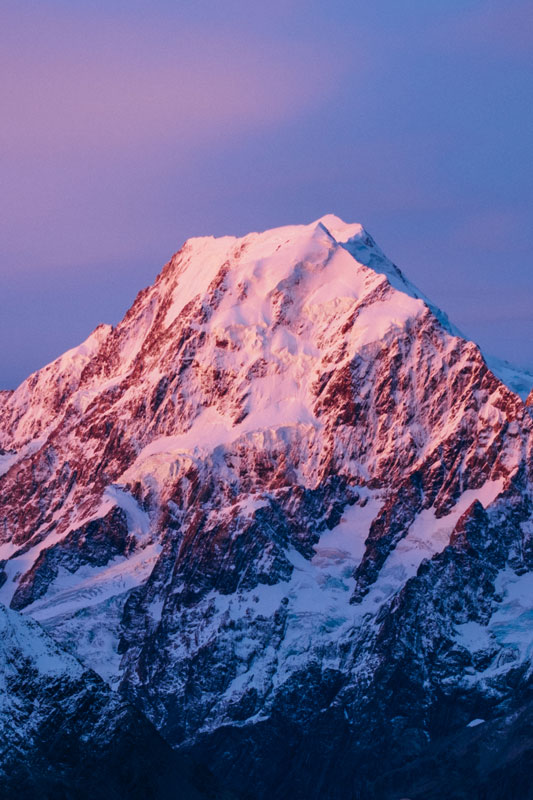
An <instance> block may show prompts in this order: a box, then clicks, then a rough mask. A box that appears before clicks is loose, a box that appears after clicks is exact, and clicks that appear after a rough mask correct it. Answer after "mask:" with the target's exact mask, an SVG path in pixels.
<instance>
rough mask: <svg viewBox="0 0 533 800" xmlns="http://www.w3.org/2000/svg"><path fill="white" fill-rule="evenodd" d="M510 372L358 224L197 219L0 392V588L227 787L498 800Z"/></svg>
mask: <svg viewBox="0 0 533 800" xmlns="http://www.w3.org/2000/svg"><path fill="white" fill-rule="evenodd" d="M488 364H490V366H491V367H492V369H491V368H489V366H488ZM494 370H496V372H497V373H498V375H500V377H505V378H506V379H508V380H509V382H510V383H511V384H512V386H514V388H519V389H520V392H521V394H522V396H520V395H519V394H516V393H515V391H513V390H512V388H509V387H508V386H507V385H506V384H505V383H504V382H502V380H500V377H498V376H497V375H496V374H495V371H494ZM530 378H531V376H529V378H528V376H527V374H519V373H518V372H517V371H514V372H513V371H512V369H511V368H510V367H509V365H505V364H504V365H503V366H502V364H501V363H496V362H491V361H490V360H489V362H487V360H486V359H485V358H484V356H483V355H482V353H481V352H480V350H479V348H478V347H477V346H476V345H475V344H474V343H472V342H469V341H467V340H465V339H464V338H463V337H462V336H461V335H460V334H459V332H458V331H457V329H455V328H454V327H453V326H452V325H451V324H450V322H449V321H448V319H447V317H446V316H445V315H444V314H443V313H442V312H441V311H439V309H437V308H436V307H435V306H434V305H433V304H432V303H431V302H430V301H429V300H428V299H427V298H425V296H424V295H423V294H421V292H419V291H418V290H417V289H416V288H415V287H414V286H413V285H412V284H411V283H410V282H409V281H408V280H406V278H405V277H404V276H403V275H402V273H401V272H400V270H399V269H398V268H397V267H396V266H395V265H394V264H393V263H392V262H391V261H389V260H388V259H387V257H386V256H385V255H384V254H383V252H382V251H381V250H380V249H379V248H378V246H377V245H376V244H375V242H374V241H373V239H372V238H371V237H370V236H369V235H368V233H366V231H365V230H364V229H363V228H362V227H361V226H360V225H347V224H345V223H343V222H342V221H341V220H339V219H338V218H336V217H333V216H327V217H324V218H322V219H321V220H319V221H317V222H316V223H313V224H311V225H307V226H292V227H284V228H277V229H274V230H271V231H267V232H265V233H259V234H258V233H253V234H249V235H248V236H245V237H244V238H241V239H237V238H234V237H222V238H212V237H204V238H198V239H191V240H189V241H187V242H186V243H185V245H184V246H183V247H182V249H181V250H180V251H179V252H178V253H176V255H175V256H174V257H173V258H172V259H171V260H170V261H169V263H168V264H167V265H166V266H165V267H164V268H163V270H162V272H161V273H160V275H159V276H158V278H157V279H156V281H155V283H154V285H153V286H151V287H149V288H148V289H145V290H143V291H142V292H140V293H139V295H138V296H137V298H136V300H135V302H134V304H133V306H132V307H131V309H130V310H129V311H128V312H127V314H126V315H125V317H124V319H123V320H122V322H121V323H120V324H119V325H117V326H116V328H111V327H110V326H100V327H99V328H97V329H96V330H95V331H94V332H93V334H92V335H91V336H90V337H89V338H88V339H87V340H86V342H84V343H83V344H82V345H81V346H80V347H78V348H76V349H74V350H71V351H69V352H68V353H66V354H65V355H64V356H62V357H61V358H59V359H57V360H56V361H55V362H53V363H52V364H50V365H48V366H47V367H44V368H43V369H42V370H40V371H39V372H37V373H35V374H34V375H32V376H30V377H29V378H28V379H27V380H26V381H25V382H24V383H23V384H22V385H21V386H20V387H18V389H16V390H15V391H14V392H7V393H6V392H4V393H2V394H0V448H1V450H0V471H1V472H3V474H2V476H1V477H0V493H1V497H2V508H1V512H0V559H2V560H1V561H0V568H1V573H0V576H1V577H0V580H1V582H2V587H1V589H0V600H1V601H2V602H4V603H5V604H6V605H9V606H10V607H11V609H12V611H11V612H10V613H14V612H17V614H18V617H17V618H23V619H29V618H31V619H33V620H34V621H36V623H38V624H39V625H40V626H41V628H42V629H44V631H46V634H47V635H48V636H49V637H51V638H52V639H53V640H54V642H55V643H56V646H57V647H58V648H60V649H61V652H63V653H66V654H67V655H70V656H71V657H72V658H75V660H76V663H79V664H82V665H83V668H84V669H86V670H91V671H92V673H97V674H98V675H99V676H100V679H101V680H102V682H105V685H106V687H107V689H108V691H109V692H112V697H113V698H115V700H114V702H118V700H116V698H121V700H120V702H122V703H126V704H127V706H128V708H132V707H133V708H135V709H136V710H137V713H140V714H141V715H142V716H143V719H145V720H146V724H147V725H150V727H151V729H152V728H155V729H156V730H157V731H158V734H159V735H160V736H161V737H162V738H163V739H164V740H165V742H166V743H167V744H168V745H170V746H171V747H172V748H174V751H175V752H176V753H177V754H178V755H179V756H180V757H183V758H185V759H188V761H187V763H191V764H192V763H195V764H207V765H208V766H209V770H210V772H211V773H212V779H213V781H214V782H215V783H213V786H215V785H216V786H219V787H223V788H222V789H220V791H221V792H226V793H230V795H228V794H226V795H224V796H233V797H238V798H243V799H244V798H252V797H253V798H258V799H261V800H262V798H267V797H272V796H275V797H276V798H289V797H290V798H293V799H294V798H300V797H301V798H304V797H305V798H319V797H320V798H331V799H332V800H333V798H340V797H343V798H345V797H346V798H350V797H353V798H371V797H376V798H400V797H404V796H411V795H408V794H407V793H409V792H411V793H412V795H413V797H415V796H420V797H430V796H435V797H447V796H449V797H452V796H453V797H472V796H476V794H475V793H474V794H473V792H478V794H479V797H491V798H492V797H494V798H497V797H504V796H508V795H505V794H498V793H497V792H498V791H500V789H499V788H498V787H501V786H503V785H504V784H503V783H502V780H501V776H500V773H498V772H497V770H498V769H500V770H501V771H503V772H505V770H506V769H507V767H508V766H509V765H511V764H512V765H513V767H512V768H513V774H514V776H515V784H513V786H514V787H515V788H516V787H522V788H523V785H526V784H527V781H525V779H524V781H522V783H520V781H521V780H522V778H524V775H525V774H526V773H524V770H525V769H526V767H524V765H527V763H528V762H527V757H526V755H524V753H525V751H526V750H527V747H526V744H527V742H526V740H525V739H524V736H523V728H524V723H523V720H524V719H528V718H529V717H528V714H529V712H528V708H529V706H528V703H529V702H530V699H531V698H530V691H531V680H530V677H531V653H530V642H531V634H530V620H531V618H532V614H533V600H531V599H530V598H531V597H532V593H531V589H532V588H533V505H532V483H533V450H532V442H533V436H532V433H533V418H532V407H531V405H528V404H527V403H526V402H524V398H525V397H526V395H527V393H528V391H530V389H531V386H532V385H533V378H531V380H530ZM92 673H91V674H92ZM521 721H522V722H521ZM502 731H503V732H504V733H502ZM495 732H496V733H495ZM80 735H81V734H80ZM503 735H508V736H509V737H511V738H512V744H511V745H510V746H509V748H508V749H507V750H506V749H505V748H504V747H503V744H502V745H501V746H500V745H499V744H498V737H501V736H503ZM520 747H521V748H522V750H520V752H521V753H522V756H521V758H519V759H518V761H517V756H516V754H517V752H518V750H519V749H520ZM443 752H446V753H448V754H449V753H454V754H456V757H455V759H454V760H453V759H452V760H450V759H449V758H448V760H446V759H444V758H443V757H442V753H443ZM513 759H514V760H513ZM436 763H437V764H440V765H444V764H446V765H447V769H446V771H445V772H442V770H441V771H440V772H439V769H437V768H436V767H435V764H436ZM443 769H444V767H443ZM443 776H444V777H443ZM443 780H444V781H445V783H446V787H448V789H446V788H443ZM507 786H510V784H509V783H508V784H507ZM491 787H492V788H491ZM447 790H448V791H449V794H448V795H447V794H446V791H447ZM517 790H518V789H517ZM209 791H211V792H212V796H218V795H217V794H216V793H217V792H218V789H210V790H209ZM505 791H507V789H506V790H505ZM527 791H530V790H529V789H528V790H527ZM398 792H400V793H398ZM416 792H419V794H418V795H417V794H416ZM420 792H422V794H420ZM431 792H433V794H431ZM483 792H485V793H484V794H483ZM491 792H492V794H491ZM494 792H496V793H494ZM213 793H214V794H213ZM161 796H162V795H161ZM220 796H223V795H222V794H221V795H220ZM521 796H523V797H526V796H533V794H529V795H528V794H527V792H526V793H524V791H522V789H521Z"/></svg>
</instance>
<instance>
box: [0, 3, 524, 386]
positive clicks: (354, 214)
mask: <svg viewBox="0 0 533 800" xmlns="http://www.w3.org/2000/svg"><path fill="white" fill-rule="evenodd" d="M0 9H1V10H0V30H1V34H0V35H1V36H2V37H3V39H4V41H3V46H2V48H1V50H0V69H1V74H2V81H1V84H0V112H1V113H0V181H1V183H0V185H1V193H0V388H13V387H14V386H16V385H17V384H18V383H19V382H20V381H21V380H22V379H23V378H25V377H26V376H27V375H28V374H29V373H30V372H32V371H33V370H35V369H38V368H39V367H41V366H42V365H44V364H45V363H46V362H47V361H50V360H52V359H53V358H55V357H56V356H58V355H60V354H61V353H62V352H63V351H64V350H66V349H68V348H69V347H72V346H74V345H76V344H78V343H79V342H80V341H82V340H83V339H84V338H86V336H87V335H88V334H89V333H90V331H91V330H92V329H93V328H94V327H95V326H96V325H97V324H98V323H100V322H111V323H116V322H118V320H119V319H120V318H121V317H122V315H123V313H124V311H125V310H126V308H127V307H128V306H129V305H130V303H131V301H132V300H133V298H134V296H135V294H136V293H137V291H138V290H139V289H141V288H142V287H143V286H145V285H147V284H149V283H151V282H152V281H153V279H154V278H155V276H156V274H157V273H158V272H159V270H160V268H161V267H162V265H163V264H164V262H165V261H167V260H168V258H169V257H170V256H171V254H172V253H173V252H175V251H176V250H177V249H179V247H180V246H181V244H182V242H183V240H184V239H185V238H187V237H188V236H193V235H201V234H215V235H221V234H225V233H232V234H236V235H240V234H244V233H247V232H248V231H250V230H262V229H264V228H268V227H272V226H276V225H283V224H292V223H298V222H304V223H306V222H310V221H312V220H313V219H316V218H317V217H319V216H322V215H323V214H325V213H329V212H331V213H335V214H338V215H339V216H341V217H343V218H344V219H346V220H347V221H357V222H361V223H363V224H364V225H365V227H366V228H367V229H368V230H369V231H370V233H371V234H372V235H373V236H374V238H375V239H376V240H377V242H378V243H379V244H380V246H381V247H382V248H383V249H384V250H385V252H386V253H387V254H388V255H389V257H390V258H392V259H393V260H394V261H395V262H396V263H397V264H398V265H399V266H400V268H401V269H403V271H404V272H405V273H406V275H407V276H408V277H409V278H410V279H411V280H412V281H413V282H414V283H415V284H417V285H418V286H419V287H420V288H421V289H422V290H423V291H424V292H425V293H426V294H427V295H429V297H431V299H432V300H433V301H434V302H435V303H437V304H438V305H440V306H441V308H443V309H444V310H445V311H447V312H448V314H449V316H450V318H451V319H452V321H453V322H455V323H456V324H457V325H458V326H459V327H460V328H461V329H462V330H463V331H464V332H465V334H467V335H468V336H470V337H471V338H473V339H474V340H476V341H478V342H479V343H480V344H481V345H482V346H483V347H484V348H485V349H486V350H488V351H489V352H492V353H494V354H495V355H498V356H500V357H503V358H508V359H510V360H512V361H514V362H515V363H518V364H521V365H523V366H527V367H529V368H533V225H532V217H533V146H532V143H533V99H532V98H533V14H532V13H531V3H530V0H497V1H495V2H492V1H491V0H483V1H480V0H471V1H470V0H462V1H461V2H460V1H459V0H431V2H428V0H402V2H398V0H374V2H368V0H365V2H362V1H360V0H270V2H268V3H255V2H250V0H224V2H221V1H220V0H91V1H90V2H89V0H76V2H74V3H73V2H72V0H3V2H2V4H1V7H0Z"/></svg>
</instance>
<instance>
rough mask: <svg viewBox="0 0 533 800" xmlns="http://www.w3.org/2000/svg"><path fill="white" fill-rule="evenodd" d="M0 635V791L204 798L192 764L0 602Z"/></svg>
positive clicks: (97, 680) (26, 795) (38, 795)
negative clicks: (177, 754) (195, 779)
mask: <svg viewBox="0 0 533 800" xmlns="http://www.w3.org/2000/svg"><path fill="white" fill-rule="evenodd" d="M0 640H1V642H2V649H1V651H0V734H1V735H0V793H1V796H2V797H5V798H10V797H19V798H20V797H21V798H28V799H29V798H35V800H37V798H50V800H52V799H53V798H60V797H61V798H63V797H64V798H70V797H76V798H102V800H104V798H117V799H118V798H139V800H141V798H146V797H161V798H169V800H170V798H176V797H180V798H184V800H189V799H190V800H199V798H202V797H205V796H206V795H205V794H204V793H203V792H202V791H201V789H199V788H196V787H195V786H194V785H193V781H194V777H195V775H194V770H193V768H192V765H191V764H189V763H188V762H187V761H184V760H183V758H180V757H179V756H176V754H174V753H173V752H172V750H171V749H170V747H169V746H168V744H167V743H166V742H165V741H164V740H163V739H162V738H161V737H160V736H159V735H158V733H157V732H156V731H155V729H154V728H153V726H152V725H150V723H149V722H148V721H147V720H146V718H144V717H143V716H142V714H140V713H139V712H138V711H136V710H135V709H134V708H133V707H131V706H129V705H128V704H127V703H126V702H124V700H122V699H121V698H120V697H119V696H118V695H117V694H116V693H115V692H112V691H111V690H110V689H109V687H108V686H107V685H106V684H105V683H104V681H103V680H102V679H101V678H99V677H98V675H96V674H95V673H94V672H92V670H88V669H86V668H85V667H83V666H82V665H81V664H80V663H79V662H78V661H77V660H76V659H75V658H74V657H73V656H71V655H68V654H67V653H65V652H64V651H62V650H61V649H60V648H59V647H58V646H57V645H56V644H54V642H53V641H52V640H51V639H50V637H49V636H48V635H47V634H46V633H45V632H44V631H43V630H42V629H41V627H40V626H39V625H38V624H37V623H35V622H34V621H32V620H30V619H25V618H24V617H22V616H21V615H20V614H17V612H15V611H10V610H8V609H6V608H5V606H0Z"/></svg>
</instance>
